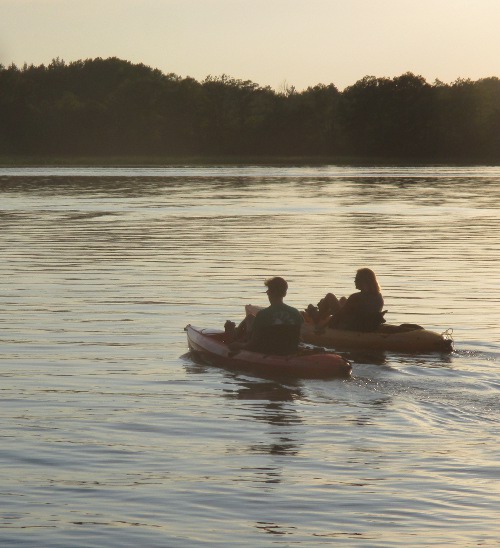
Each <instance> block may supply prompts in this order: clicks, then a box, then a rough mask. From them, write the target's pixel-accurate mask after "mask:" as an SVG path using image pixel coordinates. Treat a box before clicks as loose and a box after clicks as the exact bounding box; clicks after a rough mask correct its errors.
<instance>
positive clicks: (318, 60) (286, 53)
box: [0, 0, 500, 90]
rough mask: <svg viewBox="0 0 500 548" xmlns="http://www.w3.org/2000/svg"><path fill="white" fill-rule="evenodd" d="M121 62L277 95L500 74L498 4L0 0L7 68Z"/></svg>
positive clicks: (0, 39) (0, 44) (0, 56)
mask: <svg viewBox="0 0 500 548" xmlns="http://www.w3.org/2000/svg"><path fill="white" fill-rule="evenodd" d="M111 56H116V57H119V58H121V59H126V60H129V61H132V62H134V63H136V62H137V63H139V62H142V63H144V64H146V65H149V66H151V67H154V68H159V69H160V70H161V71H163V72H165V73H169V72H173V73H175V74H178V75H179V76H182V77H185V76H191V77H193V78H196V79H197V80H202V79H204V78H205V77H206V76H207V75H209V74H212V75H221V74H227V75H229V76H232V77H234V78H241V79H245V80H252V81H253V82H256V83H257V84H260V85H262V86H265V85H270V86H271V87H273V88H275V89H279V88H281V87H282V86H283V84H284V82H286V83H287V84H288V85H294V86H295V87H296V88H297V89H298V90H302V89H305V88H307V87H308V86H314V85H316V84H319V83H322V84H329V83H334V84H335V85H336V86H337V87H338V88H339V89H343V88H345V87H346V86H348V85H351V84H354V83H355V82H356V81H357V80H359V79H360V78H362V77H363V76H367V75H373V76H388V77H393V76H398V75H400V74H402V73H404V72H407V71H411V72H414V73H415V74H420V75H422V76H423V77H424V78H425V79H426V80H427V81H428V82H430V83H432V82H433V81H434V80H435V79H436V78H438V79H440V80H442V81H444V82H446V83H449V82H452V81H454V80H456V79H457V78H458V77H462V78H471V79H473V80H477V79H478V78H483V77H487V76H500V0H0V63H2V64H4V65H9V64H10V63H12V62H13V63H16V64H17V65H20V66H22V65H23V64H24V63H25V62H26V63H28V64H31V63H33V64H35V65H38V64H41V63H44V64H48V63H50V61H51V60H52V59H53V58H55V57H59V58H61V59H64V60H65V61H67V62H69V61H75V60H78V59H87V58H94V57H103V58H106V57H111Z"/></svg>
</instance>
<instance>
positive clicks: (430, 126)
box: [0, 58, 500, 161]
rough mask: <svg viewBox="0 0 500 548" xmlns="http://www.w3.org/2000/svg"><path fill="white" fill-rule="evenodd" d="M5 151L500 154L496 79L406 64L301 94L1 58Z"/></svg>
mask: <svg viewBox="0 0 500 548" xmlns="http://www.w3.org/2000/svg"><path fill="white" fill-rule="evenodd" d="M0 154H1V155H51V156H54V155H58V156H78V155H95V156H99V155H103V156H105V155H130V154H132V155H147V156H152V155H160V156H165V157H167V156H179V155H188V156H189V155H191V156H193V155H204V156H240V157H244V156H257V155H265V156H271V155H275V156H276V155H281V156H324V157H325V156H328V157H340V156H349V157H371V158H377V157H378V158H393V159H411V158H413V159H426V160H428V159H436V160H439V159H446V160H457V161H459V160H471V159H477V160H500V80H499V79H498V78H496V77H492V78H484V79H480V80H477V81H471V80H466V79H459V80H457V81H455V82H453V83H452V84H444V83H443V82H440V81H436V82H434V83H433V84H429V83H427V82H426V81H425V79H424V78H423V77H421V76H417V75H414V74H412V73H409V72H408V73H406V74H403V75H401V76H398V77H395V78H376V77H373V76H366V77H365V78H363V79H361V80H359V81H358V82H356V83H355V84H354V85H352V86H349V87H347V88H346V89H344V90H343V91H339V90H338V89H337V87H336V86H335V85H334V84H328V85H325V84H318V85H316V86H314V87H309V88H307V89H306V90H304V91H301V92H298V91H296V90H295V89H294V88H293V87H290V86H285V87H284V89H283V90H281V91H274V90H273V89H272V88H270V87H262V86H260V85H258V84H255V83H253V82H251V81H248V80H238V79H234V78H231V77H228V76H226V75H223V76H218V77H213V76H209V77H207V78H206V79H205V80H203V81H201V82H199V81H197V80H195V79H193V78H189V77H187V78H181V77H179V76H177V75H175V74H172V73H171V74H164V73H163V72H161V71H160V70H158V69H152V68H150V67H148V66H146V65H144V64H133V63H131V62H128V61H124V60H121V59H118V58H109V59H101V58H96V59H88V60H81V61H75V62H71V63H68V64H66V63H65V62H64V61H62V60H60V59H55V60H53V61H52V63H51V64H49V65H48V66H45V65H40V66H34V65H30V66H28V65H24V66H23V67H22V68H19V67H17V66H15V65H11V66H9V67H4V66H2V65H0Z"/></svg>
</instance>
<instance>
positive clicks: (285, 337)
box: [251, 303, 304, 354]
mask: <svg viewBox="0 0 500 548" xmlns="http://www.w3.org/2000/svg"><path fill="white" fill-rule="evenodd" d="M303 321H304V319H303V318H302V315H301V313H300V312H299V311H298V310H297V309H296V308H293V306H288V305H287V304H285V303H280V304H272V305H271V306H268V307H267V308H264V309H263V310H261V311H259V312H258V313H257V316H255V320H254V322H253V324H252V336H251V340H252V347H253V349H254V350H255V351H259V352H269V353H272V354H292V353H294V352H296V351H297V346H298V344H299V340H300V326H301V325H302V322H303Z"/></svg>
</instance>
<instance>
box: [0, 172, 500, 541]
mask: <svg viewBox="0 0 500 548" xmlns="http://www.w3.org/2000/svg"><path fill="white" fill-rule="evenodd" d="M0 196H1V203H0V231H1V232H0V233H1V240H0V241H1V250H2V261H1V263H0V284H1V286H0V337H1V358H2V359H1V363H0V375H1V384H0V387H1V417H2V421H1V423H0V435H1V442H2V443H1V445H0V464H1V466H0V479H1V481H0V492H1V497H0V545H1V546H33V547H35V546H36V547H40V546H46V547H79V546H81V547H87V546H119V547H122V546H162V547H177V546H178V547H180V546H183V547H185V546H193V547H198V546H231V547H233V546H301V547H309V546H312V545H314V546H316V545H325V546H331V545H338V546H356V547H357V546H361V547H400V546H402V545H406V546H457V547H458V546H460V547H464V546H498V545H499V541H498V538H499V537H500V525H499V508H500V481H499V478H500V465H499V461H500V450H499V443H498V441H499V437H498V436H499V430H500V405H499V403H500V398H499V396H500V374H499V370H500V289H499V280H500V168H493V167H487V168H486V167H484V168H482V167H476V168H444V167H439V168H435V167H428V168H406V169H403V168H337V167H332V166H327V167H320V168H314V167H311V168H309V167H308V168H294V167H288V168H264V167H259V168H256V167H243V168H241V167H240V168H231V167H222V168H214V167H212V168H168V169H132V168H123V169H122V168H120V169H118V168H117V169H93V168H92V169H91V168H88V169H55V168H44V169H5V168H3V169H0ZM362 266H369V267H371V268H373V269H374V270H375V271H376V272H377V274H378V276H379V280H380V282H381V284H382V287H383V291H384V296H385V300H386V307H387V308H388V310H389V312H388V313H387V318H388V320H389V321H390V322H391V323H403V322H413V323H420V324H422V325H424V326H426V327H428V328H430V329H433V330H435V331H439V332H443V331H445V330H446V329H449V328H452V329H453V337H454V340H455V352H454V353H453V354H452V355H451V356H440V355H434V356H412V355H401V354H392V353H387V354H382V355H369V354H368V355H367V354H365V355H352V354H351V355H348V356H349V358H350V359H351V360H352V363H353V378H352V379H351V380H333V381H327V382H325V381H303V382H296V383H291V382H287V381H286V380H283V381H282V382H279V381H271V380H266V379H260V378H254V377H250V376H244V375H241V374H238V373H233V372H228V371H223V370H220V369H217V368H212V367H208V366H202V365H199V364H196V363H195V362H193V360H192V359H191V358H190V356H189V354H188V353H187V344H186V340H185V333H184V332H183V328H184V326H185V325H186V324H187V323H192V324H194V325H201V326H215V327H220V326H222V324H223V323H224V321H225V320H226V319H229V318H230V319H233V320H235V321H237V320H238V319H240V318H241V317H242V315H243V305H244V304H246V303H250V302H251V303H255V304H265V299H264V297H265V295H264V294H263V290H264V288H263V280H264V279H265V278H266V277H268V276H271V275H282V276H285V277H286V278H287V279H288V280H289V284H290V290H289V295H288V299H287V302H289V303H290V304H292V305H295V306H297V307H300V308H303V307H305V306H307V304H308V303H310V302H313V303H316V302H317V300H318V299H319V298H320V297H321V296H322V295H323V294H324V293H325V292H326V291H327V290H331V291H334V292H336V293H337V294H341V295H344V294H345V295H348V294H349V293H351V292H353V291H354V284H353V278H354V273H355V270H356V269H357V268H359V267H362Z"/></svg>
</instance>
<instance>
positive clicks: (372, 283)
mask: <svg viewBox="0 0 500 548" xmlns="http://www.w3.org/2000/svg"><path fill="white" fill-rule="evenodd" d="M356 279H357V280H358V281H359V284H360V285H361V286H362V287H363V288H365V290H366V291H368V293H380V292H381V288H380V285H379V283H378V281H377V276H375V272H373V270H371V269H370V268H360V269H359V270H358V271H357V272H356Z"/></svg>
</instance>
